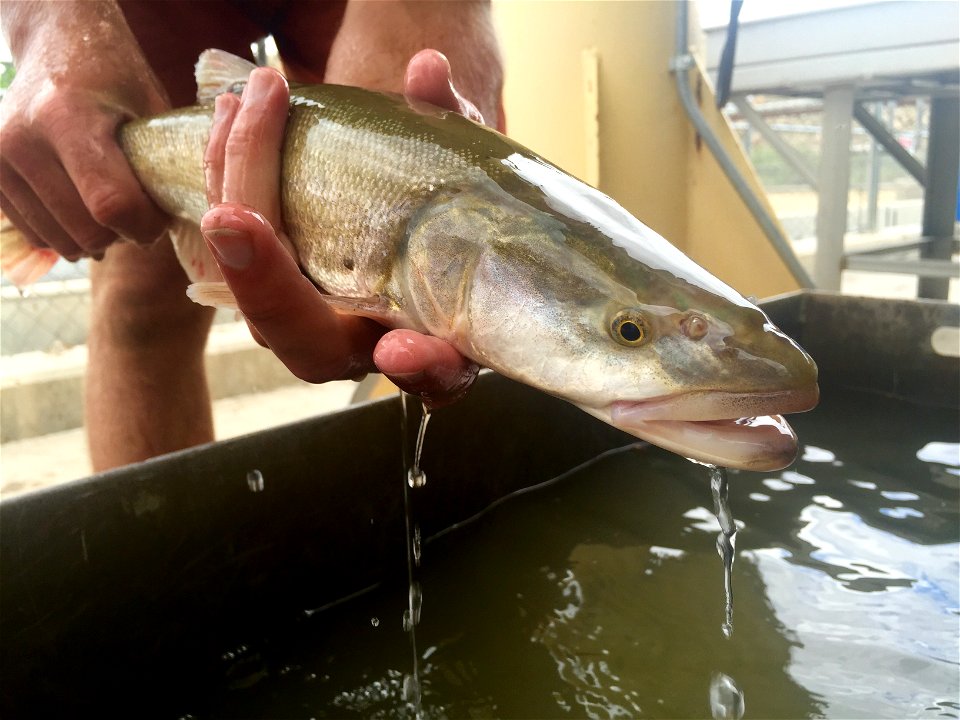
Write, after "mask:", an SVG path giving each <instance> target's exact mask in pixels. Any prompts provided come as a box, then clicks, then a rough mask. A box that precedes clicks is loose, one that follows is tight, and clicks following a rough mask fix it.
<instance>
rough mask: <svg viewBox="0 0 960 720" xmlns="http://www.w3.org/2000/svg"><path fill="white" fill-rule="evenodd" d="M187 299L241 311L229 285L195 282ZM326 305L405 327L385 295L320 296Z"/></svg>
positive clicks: (339, 311)
mask: <svg viewBox="0 0 960 720" xmlns="http://www.w3.org/2000/svg"><path fill="white" fill-rule="evenodd" d="M187 297H188V298H190V299H191V300H193V301H194V302H195V303H197V304H198V305H206V306H208V307H215V308H230V309H232V310H238V309H239V305H238V304H237V298H236V296H235V295H234V294H233V291H232V290H231V289H230V287H229V286H228V285H227V284H226V283H225V282H222V281H221V282H195V283H192V284H191V285H190V286H189V287H188V288H187ZM320 297H321V298H322V299H323V301H324V302H325V303H326V304H327V305H328V306H329V307H330V308H331V309H332V310H334V311H336V312H338V313H340V314H342V315H358V316H360V317H365V318H370V319H371V320H376V321H377V322H380V323H383V324H384V325H389V326H391V327H399V326H403V323H399V322H398V319H399V313H398V312H397V310H396V308H394V307H393V306H392V305H391V304H390V302H389V301H388V300H387V299H386V298H384V297H383V296H381V295H371V296H369V297H360V298H354V297H340V296H338V295H320Z"/></svg>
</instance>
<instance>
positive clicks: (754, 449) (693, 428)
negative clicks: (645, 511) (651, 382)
mask: <svg viewBox="0 0 960 720" xmlns="http://www.w3.org/2000/svg"><path fill="white" fill-rule="evenodd" d="M818 399H819V391H818V389H817V387H816V385H814V386H813V387H812V388H803V389H799V390H785V391H777V392H770V393H727V392H691V393H684V394H681V395H675V396H670V397H662V398H653V399H651V400H644V401H639V402H629V401H618V402H614V403H612V404H611V405H610V406H608V407H607V408H605V409H603V410H601V411H599V412H596V411H594V412H593V413H592V414H594V415H596V416H598V417H602V418H603V419H605V420H607V422H609V423H610V424H611V425H613V426H614V427H616V428H619V429H620V430H623V431H624V432H627V433H630V434H631V435H634V436H635V437H638V438H640V439H642V440H646V441H647V442H650V443H652V444H654V445H657V446H659V447H662V448H664V449H666V450H670V451H671V452H675V453H677V454H679V455H683V456H684V457H687V458H690V459H692V460H697V461H699V462H703V463H710V464H712V465H723V466H725V467H731V468H739V469H742V470H756V471H773V470H782V469H783V468H785V467H787V466H788V465H790V463H792V462H793V461H794V459H795V458H796V455H797V436H796V433H794V432H793V429H792V428H791V427H790V425H789V424H788V423H787V421H786V420H784V419H783V416H782V414H783V413H794V412H804V411H806V410H810V409H812V408H813V407H814V406H815V405H816V404H817V400H818ZM588 412H589V410H588Z"/></svg>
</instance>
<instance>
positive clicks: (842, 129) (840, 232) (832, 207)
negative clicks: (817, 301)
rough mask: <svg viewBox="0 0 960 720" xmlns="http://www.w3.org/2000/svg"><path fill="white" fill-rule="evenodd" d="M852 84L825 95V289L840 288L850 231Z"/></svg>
mask: <svg viewBox="0 0 960 720" xmlns="http://www.w3.org/2000/svg"><path fill="white" fill-rule="evenodd" d="M853 92H854V88H853V86H852V85H840V86H837V87H832V88H827V90H826V92H824V94H823V135H822V139H821V145H820V174H819V181H818V186H819V188H820V195H819V200H818V202H817V255H816V257H815V258H814V266H813V277H814V280H815V281H816V283H817V287H818V288H821V289H823V290H834V291H839V290H840V270H841V263H842V260H843V239H844V236H845V235H846V232H847V195H848V193H849V190H850V135H851V127H852V125H853Z"/></svg>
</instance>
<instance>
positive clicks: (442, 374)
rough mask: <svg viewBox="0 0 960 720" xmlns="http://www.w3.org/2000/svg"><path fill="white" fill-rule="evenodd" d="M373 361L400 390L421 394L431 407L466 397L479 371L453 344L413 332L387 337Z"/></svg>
mask: <svg viewBox="0 0 960 720" xmlns="http://www.w3.org/2000/svg"><path fill="white" fill-rule="evenodd" d="M373 361H374V363H375V364H376V366H377V367H378V368H379V369H380V372H382V373H383V374H384V375H387V376H388V377H389V378H390V379H391V380H392V381H393V382H394V383H395V384H396V385H397V386H398V387H400V388H401V389H403V390H404V391H406V392H408V393H411V394H414V395H419V396H420V397H421V398H422V399H423V401H424V402H425V403H426V404H427V405H428V406H429V407H431V408H435V407H440V406H442V405H448V404H450V403H452V402H455V401H456V400H459V399H460V398H462V397H463V396H464V395H465V394H466V392H467V390H468V389H469V388H470V386H471V385H472V384H473V381H474V380H475V379H476V377H477V371H478V369H479V368H478V367H477V364H476V363H474V362H472V361H471V360H468V359H467V358H465V357H463V356H462V355H461V354H460V353H459V352H458V351H457V349H456V348H454V347H453V346H452V345H450V344H449V343H447V342H444V341H443V340H440V339H439V338H435V337H431V336H429V335H421V334H420V333H417V332H413V331H412V330H393V331H391V332H388V333H387V334H386V335H384V336H383V337H382V338H381V339H380V342H378V343H377V347H376V348H375V349H374V351H373Z"/></svg>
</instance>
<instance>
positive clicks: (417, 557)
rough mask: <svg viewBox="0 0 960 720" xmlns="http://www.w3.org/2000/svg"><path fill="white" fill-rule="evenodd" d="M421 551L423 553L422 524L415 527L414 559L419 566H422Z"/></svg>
mask: <svg viewBox="0 0 960 720" xmlns="http://www.w3.org/2000/svg"><path fill="white" fill-rule="evenodd" d="M420 553H421V540H420V526H419V525H415V526H414V528H413V561H414V562H415V563H416V564H417V567H420Z"/></svg>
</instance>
